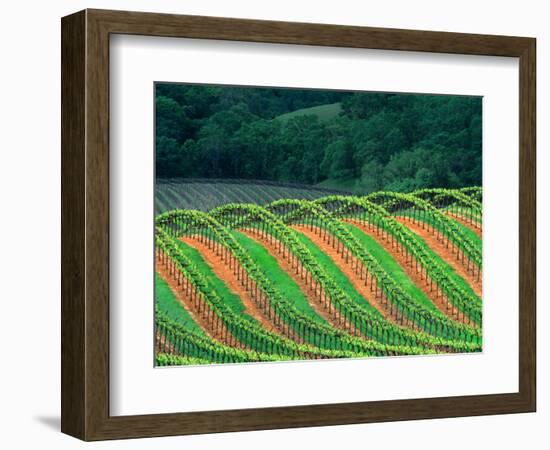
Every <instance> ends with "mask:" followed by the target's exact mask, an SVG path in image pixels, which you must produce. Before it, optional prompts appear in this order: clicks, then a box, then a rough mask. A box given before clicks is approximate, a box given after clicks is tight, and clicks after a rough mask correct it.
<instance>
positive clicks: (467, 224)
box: [446, 211, 483, 238]
mask: <svg viewBox="0 0 550 450" xmlns="http://www.w3.org/2000/svg"><path fill="white" fill-rule="evenodd" d="M446 214H447V215H448V216H449V217H450V218H451V219H453V220H456V221H457V222H459V223H461V224H462V225H464V226H465V227H466V228H468V229H469V230H471V231H473V232H474V233H475V234H476V235H477V236H479V237H480V238H481V237H483V231H482V229H481V228H480V227H477V226H476V225H474V224H472V223H470V222H468V219H466V218H465V217H464V216H461V215H460V214H457V213H453V212H450V211H449V212H447V213H446Z"/></svg>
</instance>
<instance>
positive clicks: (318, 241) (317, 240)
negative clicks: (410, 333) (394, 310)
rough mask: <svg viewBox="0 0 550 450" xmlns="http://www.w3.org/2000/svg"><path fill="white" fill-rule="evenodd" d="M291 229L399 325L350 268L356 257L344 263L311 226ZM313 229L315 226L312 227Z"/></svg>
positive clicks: (385, 315)
mask: <svg viewBox="0 0 550 450" xmlns="http://www.w3.org/2000/svg"><path fill="white" fill-rule="evenodd" d="M291 228H292V229H294V230H296V231H298V232H299V233H302V234H303V235H304V236H306V237H307V238H308V239H309V240H310V241H311V242H313V243H314V244H315V245H316V246H317V247H318V248H319V249H320V250H321V251H322V252H323V253H325V254H326V255H327V256H328V257H329V258H330V259H331V260H332V262H333V263H334V264H335V265H336V266H337V267H338V268H339V269H340V270H341V271H342V273H343V274H344V275H346V277H347V278H348V280H349V281H350V283H351V284H352V286H353V287H354V288H355V290H356V291H357V292H358V293H359V294H360V295H361V296H362V297H363V298H364V299H365V301H366V302H367V303H369V304H370V305H371V306H373V307H374V308H376V309H377V310H378V311H379V312H380V314H382V316H383V317H384V318H385V319H386V320H388V321H390V322H393V323H395V324H396V325H400V322H399V321H397V320H396V319H395V318H394V317H393V316H392V315H391V314H390V310H389V308H388V307H387V306H385V305H384V304H383V303H382V302H381V301H380V300H379V299H377V298H376V296H375V295H374V293H373V292H371V289H370V288H369V286H366V285H365V281H364V280H362V279H361V278H360V277H359V276H358V275H357V274H356V273H355V271H354V269H353V268H352V261H355V260H356V258H355V257H353V256H350V257H349V260H348V261H349V262H348V263H346V262H345V260H344V258H342V257H341V255H340V254H339V253H338V252H337V251H336V249H335V248H334V247H332V246H331V245H330V244H329V243H328V242H326V241H325V240H324V239H323V238H322V237H321V236H319V235H318V234H316V233H315V231H313V230H312V229H311V227H308V226H305V225H292V226H291ZM314 229H315V227H314ZM373 287H374V289H375V291H376V281H375V280H373Z"/></svg>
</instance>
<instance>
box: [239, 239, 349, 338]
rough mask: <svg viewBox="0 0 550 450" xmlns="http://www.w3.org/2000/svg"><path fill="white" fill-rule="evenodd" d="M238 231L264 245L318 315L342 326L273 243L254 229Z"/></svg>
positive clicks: (332, 323)
mask: <svg viewBox="0 0 550 450" xmlns="http://www.w3.org/2000/svg"><path fill="white" fill-rule="evenodd" d="M239 231H240V232H241V233H243V234H245V235H246V236H248V237H249V238H250V239H252V240H254V241H255V242H256V243H258V244H260V245H261V246H262V247H264V248H265V249H266V250H267V252H268V253H269V254H270V255H271V256H273V257H274V258H275V259H276V260H277V263H278V264H279V267H281V269H282V270H284V271H285V272H286V274H287V275H288V276H289V277H290V278H292V279H293V280H294V282H296V284H297V285H298V287H299V288H300V290H301V291H302V292H303V294H304V296H305V297H306V299H307V301H308V303H309V304H310V305H311V307H312V308H313V310H314V311H315V312H316V313H317V314H318V315H319V316H321V317H322V318H323V319H325V320H326V321H327V322H328V323H330V324H331V325H332V326H334V327H336V328H343V327H342V326H341V325H342V324H340V323H339V322H338V321H337V320H336V319H335V318H334V317H333V316H332V315H331V314H329V312H328V311H326V310H325V309H324V308H323V305H322V304H321V303H320V302H319V301H318V300H317V294H316V291H315V288H314V289H312V288H311V287H310V286H309V284H308V283H306V281H305V279H303V278H302V277H301V276H300V274H297V273H296V270H295V269H294V268H293V267H292V265H291V263H290V260H289V259H285V258H282V256H281V255H280V253H279V251H278V250H277V247H276V246H275V244H272V243H271V242H270V241H269V239H267V238H262V237H261V236H260V235H259V234H257V233H256V232H254V230H251V229H241V230H239ZM314 285H315V287H317V283H315V282H314Z"/></svg>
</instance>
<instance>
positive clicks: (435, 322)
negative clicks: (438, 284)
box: [211, 200, 481, 348]
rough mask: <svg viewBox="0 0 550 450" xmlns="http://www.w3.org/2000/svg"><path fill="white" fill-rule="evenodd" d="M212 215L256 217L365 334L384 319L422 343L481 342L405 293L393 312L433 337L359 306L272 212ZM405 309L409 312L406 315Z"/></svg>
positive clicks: (235, 207) (234, 209) (227, 209)
mask: <svg viewBox="0 0 550 450" xmlns="http://www.w3.org/2000/svg"><path fill="white" fill-rule="evenodd" d="M281 202H285V200H280V201H277V202H274V203H273V204H272V206H273V207H274V208H275V209H277V208H278V207H279V206H281V205H282V203H281ZM289 202H297V203H295V204H296V205H310V206H311V207H314V208H318V209H322V208H320V207H318V206H317V205H314V204H313V203H307V201H301V200H290V201H289ZM302 202H304V203H302ZM299 209H300V208H299V207H298V209H295V210H294V211H293V213H291V214H295V213H296V212H297V211H298V210H299ZM323 211H324V213H325V214H327V215H328V214H329V213H328V211H326V210H323ZM298 212H299V211H298ZM211 214H213V215H214V216H215V217H217V218H218V219H219V220H220V221H221V222H223V223H224V225H226V226H229V227H232V228H239V227H243V226H245V225H250V224H251V223H252V222H253V220H256V221H257V222H258V224H259V226H260V227H262V228H261V230H262V232H268V233H270V234H272V235H273V236H274V237H275V238H277V239H280V240H281V241H282V242H283V243H284V244H285V246H286V249H285V250H286V251H287V252H289V253H292V254H293V255H295V256H296V257H297V258H298V259H299V260H300V261H301V263H302V265H303V267H305V268H307V270H308V271H309V272H310V273H311V274H312V277H313V278H315V279H316V280H317V281H318V282H319V284H320V285H321V286H322V287H323V289H324V290H325V292H326V294H327V297H328V298H329V299H330V300H331V301H333V302H334V303H335V305H337V307H338V308H340V309H341V310H343V311H344V313H345V314H346V316H347V317H351V318H353V320H355V321H359V323H360V324H361V325H362V327H361V331H362V332H363V333H366V335H367V336H370V337H373V338H375V339H376V336H371V335H370V334H369V331H370V330H369V325H370V326H371V327H372V324H373V323H375V324H376V326H377V327H379V326H381V325H378V324H380V323H381V322H383V323H384V324H385V325H384V326H385V327H386V328H390V330H391V332H392V333H400V334H403V333H407V335H409V336H410V337H409V338H410V339H414V340H415V341H416V342H417V343H422V344H423V345H434V344H435V345H439V346H449V347H450V348H456V347H457V346H458V347H461V345H462V343H468V347H470V343H475V345H477V344H479V343H480V338H481V336H480V333H479V331H478V330H476V329H474V328H472V327H469V326H466V325H463V324H460V323H455V322H453V321H451V320H449V319H448V318H447V317H445V316H443V315H441V317H439V316H436V315H435V314H433V313H432V312H431V311H429V310H425V309H422V308H416V307H414V305H411V304H412V303H413V301H412V300H410V299H408V297H407V296H406V295H404V294H403V295H402V296H401V297H403V298H401V297H400V298H398V299H393V300H394V301H390V307H391V308H392V313H394V311H393V309H394V307H395V315H396V316H397V317H401V319H403V318H407V317H408V318H410V319H411V324H412V325H415V326H416V327H417V328H420V329H422V330H424V331H425V332H427V333H428V334H429V335H431V336H432V337H429V336H428V334H426V333H423V332H420V331H419V330H416V331H415V330H409V329H404V328H402V327H398V326H396V325H394V324H391V323H390V322H388V321H386V320H384V319H382V318H380V317H379V316H375V315H374V314H372V313H371V312H370V311H368V310H367V309H366V308H364V307H363V308H362V307H360V306H359V305H358V304H357V303H355V302H354V301H353V300H351V299H350V298H349V297H348V296H347V294H346V293H345V292H343V290H342V289H341V288H340V287H339V286H338V284H337V283H336V282H334V280H333V279H332V278H331V277H330V276H329V275H327V274H326V272H325V271H324V270H323V269H322V267H321V266H320V265H319V264H318V262H317V261H316V259H315V258H314V257H313V256H312V255H311V253H310V252H309V250H308V249H307V248H306V247H305V246H304V245H303V244H302V243H301V242H300V241H299V240H298V239H297V237H296V234H295V233H296V232H295V231H294V230H292V229H290V228H288V227H287V226H286V225H285V223H284V222H283V221H281V220H280V219H279V218H277V217H276V216H275V215H274V214H273V213H271V212H269V211H267V210H266V209H264V208H262V207H259V206H257V205H247V204H230V205H225V206H222V207H218V208H215V209H214V210H212V211H211ZM286 218H287V219H288V218H289V216H288V215H287V216H286ZM290 221H291V220H290ZM331 223H332V222H331ZM333 225H334V226H333V227H332V228H333V231H334V229H335V227H336V231H335V234H341V233H340V232H342V233H344V234H345V235H346V236H350V234H349V231H348V230H347V229H345V228H344V227H343V226H342V224H340V223H339V222H338V221H337V220H334V223H333ZM338 226H339V227H338ZM350 240H351V241H353V242H354V243H355V246H356V247H357V248H361V250H358V251H357V252H363V251H364V250H363V249H362V246H361V245H360V244H359V243H358V242H355V238H354V237H353V236H350V238H349V239H348V243H349V241H350ZM362 256H363V258H364V259H368V261H369V262H368V264H366V266H367V269H368V268H369V267H370V269H371V270H372V269H373V267H375V266H376V265H378V263H377V262H376V261H375V260H374V258H372V257H370V255H369V256H368V257H365V255H362ZM375 272H377V273H378V274H381V273H382V272H383V273H384V275H385V278H383V277H380V276H379V277H377V278H378V280H379V282H381V283H382V288H381V289H380V290H381V292H384V294H386V295H388V296H389V297H395V295H394V294H395V293H396V292H397V291H396V290H395V286H396V283H393V284H392V285H391V286H390V284H389V283H388V282H387V279H388V278H389V275H388V274H387V273H385V271H384V270H383V269H382V268H381V267H380V266H379V265H378V266H376V269H375ZM375 276H376V275H375ZM390 300H392V298H390ZM406 308H407V311H408V312H409V314H404V311H405V309H406ZM413 309H414V311H413ZM411 333H412V334H411ZM451 333H452V334H451ZM442 335H443V340H441V338H440V337H439V338H436V339H437V340H436V341H435V342H434V340H433V337H436V336H442Z"/></svg>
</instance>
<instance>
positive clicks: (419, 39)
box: [62, 10, 536, 440]
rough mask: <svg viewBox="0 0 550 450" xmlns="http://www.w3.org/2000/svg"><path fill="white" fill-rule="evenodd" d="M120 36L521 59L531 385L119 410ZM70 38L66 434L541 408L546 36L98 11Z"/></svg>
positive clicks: (526, 360) (157, 432)
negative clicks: (538, 64) (113, 232)
mask: <svg viewBox="0 0 550 450" xmlns="http://www.w3.org/2000/svg"><path fill="white" fill-rule="evenodd" d="M113 33H123V34H137V35H146V36H171V37H183V38H202V39H222V40H236V41H239V40H242V41H249V42H263V43H286V44H302V45H319V46H333V47H352V48H370V49H385V50H401V51H403V50H404V51H421V52H438V53H460V54H469V55H490V56H511V57H519V60H520V105H519V114H520V142H519V157H520V205H519V208H520V209H519V213H520V236H519V239H520V262H519V274H520V287H519V301H520V314H519V321H520V324H519V325H520V354H519V367H520V370H519V380H520V389H519V392H517V393H511V394H496V395H480V396H465V397H446V398H431V399H410V400H395V401H381V402H361V403H344V404H331V405H316V406H292V407H281V408H261V409H246V410H232V411H213V412H195V413H175V414H158V415H145V416H123V417H111V416H110V415H109V34H113ZM62 41H63V42H62V431H63V432H65V433H67V434H71V435H73V436H76V437H79V438H81V439H84V440H99V439H119V438H130V437H148V436H167V435H179V434H197V433H217V432H226V431H244V430H260V429H274V428H291V427H308V426H320V425H336V424H349V423H367V422H381V421H397V420H411V419H426V418H439V417H458V416H473V415H485V414H502V413H516V412H529V411H534V410H535V405H536V400H535V399H536V389H535V387H536V379H535V367H536V366H535V361H536V341H535V336H536V332H535V318H536V313H535V298H536V297H535V281H536V267H535V244H536V230H535V169H536V162H535V145H536V143H535V58H536V56H535V53H536V52H535V40H534V39H531V38H523V37H504V36H488V35H471V34H460V33H442V32H431V31H411V30H395V29H393V30H392V29H381V28H364V27H349V26H338V25H319V24H300V23H287V22H272V21H257V20H241V19H226V18H216V17H199V16H178V15H170V14H151V13H134V12H123V11H102V10H86V11H82V12H79V13H76V14H73V15H71V16H68V17H65V18H63V20H62ZM182 409H185V405H182Z"/></svg>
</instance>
